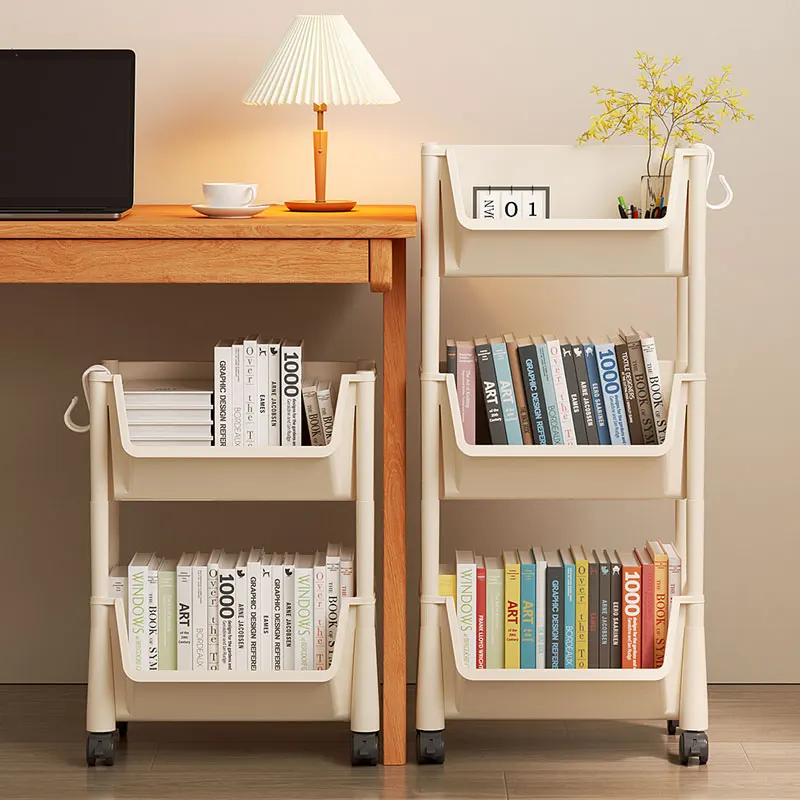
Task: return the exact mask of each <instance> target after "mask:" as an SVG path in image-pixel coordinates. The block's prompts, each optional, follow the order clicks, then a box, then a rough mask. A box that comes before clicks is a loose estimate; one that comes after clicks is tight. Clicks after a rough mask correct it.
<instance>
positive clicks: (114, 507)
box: [66, 361, 380, 765]
mask: <svg viewBox="0 0 800 800" xmlns="http://www.w3.org/2000/svg"><path fill="white" fill-rule="evenodd" d="M305 368H306V370H307V371H308V373H309V374H313V375H315V376H317V377H319V378H321V379H324V378H329V379H331V380H332V381H334V385H338V387H339V388H338V398H337V405H336V411H335V419H334V426H333V436H332V440H331V442H330V444H328V445H326V446H325V447H293V448H289V447H264V448H254V449H221V448H215V447H180V446H178V447H175V446H171V447H167V446H164V447H161V446H142V445H138V444H136V443H134V442H131V439H130V436H129V433H128V421H127V415H126V409H125V400H124V386H125V382H126V381H127V380H136V379H142V378H201V377H203V378H210V376H211V365H210V364H203V363H183V362H182V363H169V362H128V363H124V362H116V361H115V362H104V364H102V365H97V366H96V367H92V368H90V369H89V370H87V371H86V373H84V390H85V393H86V400H87V403H88V406H89V425H88V426H86V428H85V429H84V430H88V432H89V439H90V453H91V458H90V464H91V599H90V611H91V622H90V634H89V685H88V700H87V712H86V720H87V722H86V727H87V732H88V738H87V749H86V756H87V762H88V763H89V765H94V764H96V763H101V764H102V763H105V764H108V765H110V764H113V763H114V756H115V748H116V741H117V736H118V735H120V734H123V735H124V732H125V729H126V728H127V723H128V721H131V720H135V721H142V720H148V721H150V720H169V721H172V720H186V721H198V720H205V721H234V720H235V721H239V720H242V721H276V722H278V721H293V720H308V721H314V720H349V721H350V730H351V761H352V763H353V764H376V763H377V758H378V731H379V728H380V716H379V699H378V665H377V650H376V639H375V590H374V574H375V570H374V560H375V531H374V526H375V504H374V494H373V469H374V428H375V369H374V365H372V364H356V363H308V364H307V365H305ZM74 404H75V401H74V400H73V403H72V405H71V406H70V409H69V410H68V411H67V415H66V420H67V424H68V425H69V426H70V427H71V428H72V429H73V430H76V429H79V428H80V426H76V425H74V423H72V422H71V419H70V416H69V415H70V412H71V410H72V408H73V406H74ZM137 500H138V501H159V500H187V501H188V500H216V501H228V500H254V501H255V500H257V501H269V500H298V501H299V500H351V501H355V504H356V535H355V539H356V596H355V597H353V598H346V599H344V600H343V602H342V608H341V611H340V616H339V627H338V632H337V637H336V643H335V646H334V654H333V662H332V664H331V666H330V667H329V668H328V669H326V670H320V671H299V670H285V671H278V672H267V671H263V672H252V673H249V672H241V673H226V672H220V671H216V672H210V671H208V672H207V671H198V672H193V671H172V670H158V671H152V672H146V671H145V672H142V671H136V670H135V669H134V667H133V664H132V660H131V658H130V655H129V653H130V648H129V646H128V631H127V627H126V624H125V618H124V607H123V604H122V601H121V600H119V599H116V600H114V599H112V598H110V597H109V574H110V570H111V569H112V568H113V567H115V566H116V565H117V564H118V560H119V527H118V520H119V516H118V503H119V502H120V501H137Z"/></svg>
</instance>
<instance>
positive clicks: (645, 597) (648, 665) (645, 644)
mask: <svg viewBox="0 0 800 800" xmlns="http://www.w3.org/2000/svg"><path fill="white" fill-rule="evenodd" d="M633 554H634V555H635V556H636V559H637V561H638V562H639V564H640V565H641V567H642V613H641V623H640V624H641V634H640V637H641V643H642V644H641V659H642V660H641V664H642V669H653V668H654V667H655V663H656V628H655V625H656V613H655V564H654V563H653V559H652V558H650V555H649V554H648V552H647V551H646V550H641V549H639V548H634V551H633Z"/></svg>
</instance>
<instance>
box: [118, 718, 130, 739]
mask: <svg viewBox="0 0 800 800" xmlns="http://www.w3.org/2000/svg"><path fill="white" fill-rule="evenodd" d="M117 730H118V731H119V738H120V739H127V738H128V723H127V722H118V723H117Z"/></svg>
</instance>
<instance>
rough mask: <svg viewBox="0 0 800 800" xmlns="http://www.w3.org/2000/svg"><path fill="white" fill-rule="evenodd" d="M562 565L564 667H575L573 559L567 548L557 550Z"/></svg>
mask: <svg viewBox="0 0 800 800" xmlns="http://www.w3.org/2000/svg"><path fill="white" fill-rule="evenodd" d="M558 554H559V556H560V557H561V563H562V564H563V566H564V583H563V589H562V600H561V604H562V613H563V620H564V623H563V626H562V630H563V650H564V669H575V561H574V560H573V558H572V555H571V554H570V552H569V550H559V551H558Z"/></svg>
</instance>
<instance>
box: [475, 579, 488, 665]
mask: <svg viewBox="0 0 800 800" xmlns="http://www.w3.org/2000/svg"><path fill="white" fill-rule="evenodd" d="M475 666H476V667H477V668H478V669H486V567H478V566H476V567H475Z"/></svg>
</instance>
